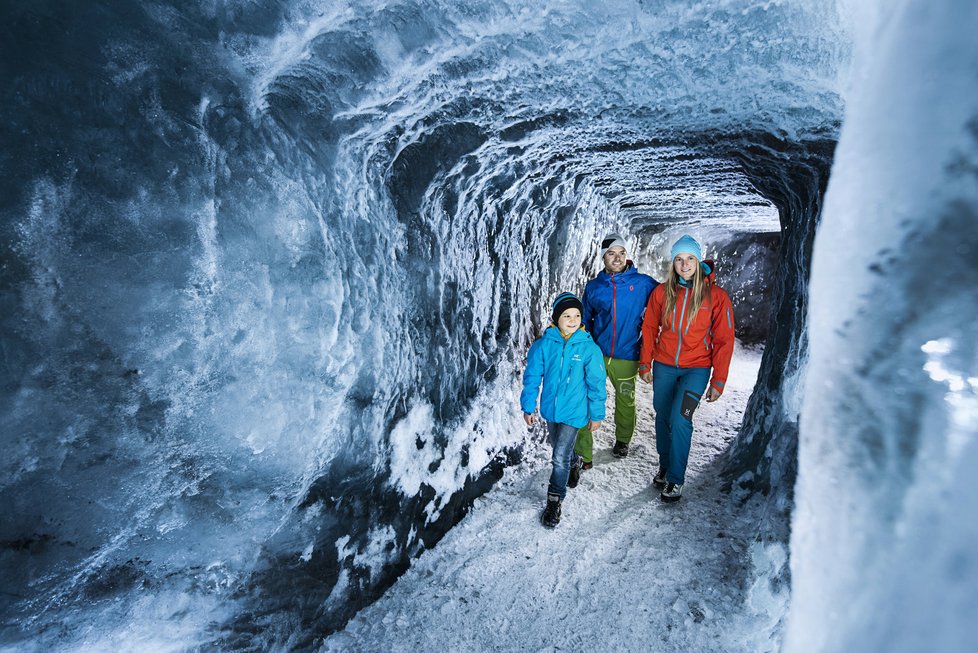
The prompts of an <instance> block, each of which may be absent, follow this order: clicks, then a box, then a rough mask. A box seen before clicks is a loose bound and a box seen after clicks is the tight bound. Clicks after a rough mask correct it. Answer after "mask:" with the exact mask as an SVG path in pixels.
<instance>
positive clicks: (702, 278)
mask: <svg viewBox="0 0 978 653" xmlns="http://www.w3.org/2000/svg"><path fill="white" fill-rule="evenodd" d="M679 278H680V277H679V275H678V274H676V261H675V259H673V260H671V261H669V271H668V272H667V273H666V283H665V286H666V303H665V305H664V306H663V307H662V324H663V326H665V327H670V326H672V315H673V313H674V312H675V310H676V286H677V285H679ZM692 283H693V302H692V303H691V304H688V305H687V309H688V311H687V313H686V315H687V316H688V317H687V318H686V326H687V327H688V326H689V325H690V324H692V323H693V318H694V317H696V313H697V311H699V310H700V308H701V307H702V306H703V300H705V299H706V298H707V297H708V296H709V295H710V286H709V284H707V282H706V275H705V274H703V265H702V263H701V262H700V260H699V259H697V260H696V272H694V273H693V279H692ZM680 328H682V325H680Z"/></svg>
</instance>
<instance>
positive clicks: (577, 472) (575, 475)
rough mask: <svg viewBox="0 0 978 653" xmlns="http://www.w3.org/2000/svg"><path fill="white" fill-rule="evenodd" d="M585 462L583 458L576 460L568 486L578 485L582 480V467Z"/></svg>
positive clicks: (568, 479) (568, 478) (571, 469)
mask: <svg viewBox="0 0 978 653" xmlns="http://www.w3.org/2000/svg"><path fill="white" fill-rule="evenodd" d="M583 464H584V460H583V459H582V458H578V459H577V460H575V461H574V464H572V465H571V468H570V476H568V477H567V487H577V484H578V483H580V481H581V468H582V466H583Z"/></svg>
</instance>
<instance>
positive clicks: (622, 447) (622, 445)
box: [611, 440, 628, 458]
mask: <svg viewBox="0 0 978 653" xmlns="http://www.w3.org/2000/svg"><path fill="white" fill-rule="evenodd" d="M611 455H613V456H614V457H615V458H624V457H625V456H627V455H628V443H627V442H622V441H621V440H615V448H614V449H612V450H611Z"/></svg>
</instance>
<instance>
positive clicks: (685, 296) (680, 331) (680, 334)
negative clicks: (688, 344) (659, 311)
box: [672, 288, 689, 367]
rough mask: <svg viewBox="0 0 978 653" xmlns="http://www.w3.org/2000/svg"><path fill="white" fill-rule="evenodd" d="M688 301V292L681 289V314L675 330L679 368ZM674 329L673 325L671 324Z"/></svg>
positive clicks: (674, 315) (674, 314) (677, 365)
mask: <svg viewBox="0 0 978 653" xmlns="http://www.w3.org/2000/svg"><path fill="white" fill-rule="evenodd" d="M687 299H689V290H688V289H686V288H683V314H682V315H681V316H680V318H679V328H678V329H676V337H677V338H678V340H679V342H678V344H676V367H679V354H680V352H682V350H683V320H684V319H685V318H686V300H687ZM672 315H673V318H674V319H675V317H676V313H675V311H673V314H672ZM673 328H675V324H673Z"/></svg>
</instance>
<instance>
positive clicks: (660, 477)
mask: <svg viewBox="0 0 978 653" xmlns="http://www.w3.org/2000/svg"><path fill="white" fill-rule="evenodd" d="M652 485H654V486H656V487H657V488H659V489H660V490H661V489H662V488H664V487H665V486H666V468H665V467H660V468H659V471H657V472H656V473H655V476H653V477H652Z"/></svg>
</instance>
